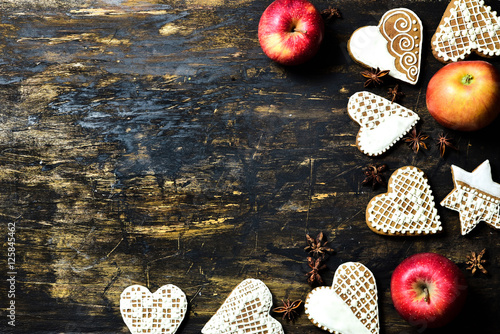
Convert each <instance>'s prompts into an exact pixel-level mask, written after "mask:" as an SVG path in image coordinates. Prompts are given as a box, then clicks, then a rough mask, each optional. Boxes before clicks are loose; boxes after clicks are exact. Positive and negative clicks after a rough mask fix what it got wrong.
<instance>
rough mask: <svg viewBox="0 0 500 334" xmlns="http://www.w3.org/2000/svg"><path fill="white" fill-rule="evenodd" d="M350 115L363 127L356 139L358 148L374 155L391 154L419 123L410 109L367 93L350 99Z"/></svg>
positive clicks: (348, 109) (348, 106) (348, 108)
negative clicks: (388, 152) (390, 150)
mask: <svg viewBox="0 0 500 334" xmlns="http://www.w3.org/2000/svg"><path fill="white" fill-rule="evenodd" d="M347 112H348V113H349V116H350V117H351V118H352V119H353V120H354V121H356V122H357V123H358V124H359V125H360V126H361V128H360V129H359V132H358V135H357V137H356V144H357V145H358V148H359V149H360V151H361V152H363V153H365V154H367V155H370V156H376V155H381V154H382V153H384V152H385V151H387V150H388V149H389V148H390V147H391V146H392V145H394V144H395V143H396V142H397V141H398V140H400V139H401V138H403V136H404V135H405V134H407V133H408V132H409V131H410V129H411V128H413V126H414V125H415V124H416V123H417V121H418V120H419V117H418V115H417V114H415V113H414V112H413V111H411V110H410V109H407V108H405V107H403V106H400V105H399V104H397V103H394V102H391V101H389V100H387V99H385V98H383V97H380V96H378V95H375V94H373V93H370V92H364V91H363V92H358V93H356V94H354V95H352V96H351V97H350V98H349V102H348V104H347Z"/></svg>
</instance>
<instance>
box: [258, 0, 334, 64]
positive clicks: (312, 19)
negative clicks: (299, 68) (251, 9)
mask: <svg viewBox="0 0 500 334" xmlns="http://www.w3.org/2000/svg"><path fill="white" fill-rule="evenodd" d="M324 32H325V26H324V22H323V18H322V17H321V14H320V13H319V12H318V10H317V9H316V8H315V7H314V5H312V4H311V3H310V2H309V1H307V0H276V1H274V2H273V3H271V4H270V5H269V6H268V7H267V8H266V10H265V11H264V13H263V14H262V16H261V18H260V21H259V29H258V36H259V42H260V46H261V47H262V50H263V51H264V53H265V54H266V55H267V56H268V57H269V58H271V59H272V60H274V61H276V62H277V63H279V64H282V65H299V64H302V63H305V62H306V61H308V60H309V59H311V58H312V57H313V56H314V55H315V54H316V53H317V52H318V50H319V47H320V46H321V42H322V41H323V36H324Z"/></svg>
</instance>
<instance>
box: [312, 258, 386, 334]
mask: <svg viewBox="0 0 500 334" xmlns="http://www.w3.org/2000/svg"><path fill="white" fill-rule="evenodd" d="M304 308H305V312H306V315H307V317H308V318H309V320H311V322H312V323H313V324H314V325H316V326H317V327H319V328H322V329H324V330H326V331H329V332H330V333H341V334H377V333H379V331H380V324H379V316H378V296H377V285H376V282H375V277H374V276H373V274H372V272H371V271H370V270H369V269H368V268H367V267H365V266H364V265H363V264H361V263H359V262H347V263H344V264H342V265H340V266H339V267H338V269H337V270H336V271H335V276H334V278H333V284H332V286H331V287H326V286H321V287H318V288H315V289H314V290H312V291H311V292H310V293H309V294H308V296H307V299H306V302H305V305H304Z"/></svg>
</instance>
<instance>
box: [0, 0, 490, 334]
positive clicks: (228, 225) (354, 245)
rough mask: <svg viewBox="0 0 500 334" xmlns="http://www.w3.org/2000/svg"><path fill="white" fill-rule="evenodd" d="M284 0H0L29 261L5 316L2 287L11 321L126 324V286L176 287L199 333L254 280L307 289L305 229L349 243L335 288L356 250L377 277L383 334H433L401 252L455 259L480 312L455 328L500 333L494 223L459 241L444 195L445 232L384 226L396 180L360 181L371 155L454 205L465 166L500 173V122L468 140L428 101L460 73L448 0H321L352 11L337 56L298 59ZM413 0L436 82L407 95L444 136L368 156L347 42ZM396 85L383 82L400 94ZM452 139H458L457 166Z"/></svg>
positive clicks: (426, 62)
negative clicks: (382, 201) (377, 226)
mask: <svg viewBox="0 0 500 334" xmlns="http://www.w3.org/2000/svg"><path fill="white" fill-rule="evenodd" d="M270 2H271V1H270V0H163V1H152V0H149V1H134V0H128V1H127V0H101V1H90V0H81V1H78V0H73V1H57V0H51V1H49V0H40V1H36V0H19V1H15V0H11V1H6V0H3V1H0V6H1V9H2V11H1V13H0V50H1V52H2V56H1V58H0V84H1V90H0V104H1V109H0V110H1V111H0V120H1V122H0V166H1V168H0V187H1V189H2V191H1V192H0V217H1V221H2V231H3V232H2V233H3V236H4V238H3V243H2V244H3V245H4V247H3V248H2V249H3V252H4V254H5V256H2V257H1V261H0V264H1V268H2V275H3V276H2V277H6V276H7V272H8V269H6V268H7V256H6V254H7V245H8V244H7V226H8V223H12V222H15V224H16V234H15V239H16V245H15V248H16V263H15V268H16V271H17V276H16V285H15V287H16V291H15V292H16V296H15V303H16V304H15V305H16V326H15V327H12V326H9V325H8V324H7V321H8V320H9V319H8V318H7V314H8V312H7V307H8V304H7V303H8V299H7V289H8V284H6V283H5V279H3V281H4V283H3V284H2V286H1V287H0V294H1V300H2V305H1V308H2V319H1V324H0V332H2V333H127V332H128V329H127V327H126V326H125V324H124V322H123V321H122V318H121V315H120V310H119V298H120V293H121V292H122V291H123V289H125V288H126V287H127V286H129V285H131V284H141V285H144V286H147V287H148V288H149V289H151V291H155V290H156V289H157V288H159V287H160V286H162V285H164V284H167V283H172V284H175V285H177V286H179V287H180V288H181V289H182V290H184V292H185V293H186V295H187V298H188V300H189V311H188V315H187V317H186V319H185V320H184V322H183V324H182V327H181V328H180V330H179V333H182V334H186V333H200V330H201V328H202V327H203V325H204V324H205V323H206V322H207V321H208V320H209V319H210V317H211V316H212V315H213V314H214V313H215V311H216V310H217V309H218V307H219V306H220V305H221V304H222V302H223V301H224V299H225V298H226V297H227V295H228V294H229V293H230V292H231V291H232V289H233V288H234V287H235V286H236V285H237V284H238V283H239V282H241V281H242V280H243V279H245V278H251V277H252V278H259V279H261V280H262V281H264V282H265V283H266V284H267V286H268V287H269V288H270V290H271V292H272V294H273V298H274V300H275V306H277V305H278V304H279V302H280V301H281V299H286V298H290V299H299V298H301V299H305V298H306V295H307V293H308V292H309V291H310V290H311V287H310V286H309V285H308V284H307V282H306V277H305V274H306V272H307V271H309V269H308V266H307V262H306V257H307V254H306V253H305V252H304V250H303V248H304V246H306V240H305V235H306V234H307V233H309V234H311V235H313V236H315V235H316V234H317V233H319V232H320V231H323V232H324V233H325V234H326V235H327V236H328V239H329V240H331V243H330V245H331V247H333V248H334V249H335V253H334V254H333V255H332V256H331V257H330V258H329V259H328V261H327V265H328V268H329V269H328V270H327V271H325V272H324V273H323V278H324V279H325V282H326V284H331V282H332V280H333V273H334V271H335V269H336V268H337V267H338V265H340V264H341V263H343V262H347V261H359V262H362V263H363V264H365V265H366V266H367V267H369V268H370V269H371V270H372V271H373V273H374V275H375V277H376V279H377V285H378V289H379V305H380V316H381V318H380V319H381V333H387V334H389V333H421V332H422V331H423V328H421V327H418V328H415V327H411V326H410V325H408V324H407V323H406V322H405V321H404V320H402V319H401V318H400V317H399V315H398V314H397V313H396V311H395V309H394V307H393V305H392V302H391V299H390V290H389V282H390V277H391V273H392V271H393V270H394V268H395V267H396V266H397V264H399V263H400V262H401V261H402V260H403V259H404V258H406V257H407V256H409V255H411V254H414V253H417V252H424V251H433V252H438V253H440V254H443V255H445V256H447V257H448V258H450V259H451V260H453V261H454V262H455V263H457V264H458V266H459V267H460V268H461V269H462V270H463V271H464V273H465V275H466V278H467V281H468V283H469V288H470V291H469V297H468V302H467V305H466V307H465V310H464V311H463V314H462V315H461V316H460V317H459V318H457V319H456V320H455V321H454V322H453V323H452V324H450V325H449V326H447V329H448V330H451V331H450V332H453V333H479V332H481V333H500V329H499V327H500V326H499V324H498V315H499V312H500V302H499V299H500V263H499V262H498V256H497V255H498V254H499V252H500V235H499V233H500V232H499V231H497V230H494V229H492V228H491V227H489V226H487V225H486V224H484V223H481V224H479V225H478V226H477V227H476V228H475V229H474V230H473V231H472V232H471V233H470V234H469V235H467V236H461V235H460V230H459V220H458V219H459V218H458V214H457V213H456V212H454V211H451V210H448V209H445V208H442V207H440V206H438V211H439V214H440V215H441V219H442V223H443V226H444V232H443V233H442V234H440V235H438V236H427V237H413V238H412V237H383V236H380V235H377V234H374V233H373V232H372V231H370V229H369V228H368V227H367V226H366V224H365V220H364V218H365V215H364V212H365V208H366V205H367V203H368V201H369V200H370V199H371V198H372V197H373V196H374V195H375V194H378V193H382V192H384V191H385V189H384V188H379V189H377V190H375V191H373V190H372V189H371V188H370V187H364V186H361V181H362V180H363V173H362V170H363V168H364V167H365V166H367V165H368V164H371V163H386V164H387V165H388V166H389V168H390V171H389V172H388V173H386V176H387V177H389V176H390V173H391V172H392V171H394V170H395V169H397V168H399V167H401V166H405V165H414V166H417V167H419V168H421V169H422V170H423V171H424V172H425V173H426V174H427V176H428V178H429V182H430V184H431V187H432V189H433V192H434V195H435V198H436V201H437V202H439V201H440V200H442V199H443V198H444V197H445V196H446V194H448V193H449V192H450V191H451V189H452V188H453V183H452V178H451V173H450V166H451V164H456V165H458V166H460V167H462V168H464V169H466V170H469V171H471V170H472V169H474V168H475V167H476V166H478V165H479V164H480V163H481V162H483V161H484V160H485V159H490V162H491V164H492V168H493V177H494V179H495V180H497V181H500V155H499V149H498V142H499V140H498V128H499V126H500V121H496V122H495V123H494V124H493V125H492V126H490V127H488V128H486V129H484V130H481V131H479V132H476V133H460V132H454V131H451V130H445V129H443V128H442V127H441V126H439V125H438V124H437V123H436V122H435V121H434V120H433V119H432V118H431V117H430V115H429V113H428V112H427V110H426V105H425V91H426V87H427V83H428V82H429V80H430V78H431V77H432V75H433V74H434V73H435V72H436V71H437V70H438V69H439V68H441V67H442V64H440V63H439V62H438V61H437V60H435V59H434V57H433V56H432V54H431V51H430V48H429V47H428V46H429V41H430V37H431V36H432V34H433V32H434V30H435V29H436V27H437V24H438V22H439V20H440V18H441V14H442V13H443V11H444V9H445V8H446V6H447V1H431V0H421V1H410V0H408V1H391V0H383V1H368V0H364V1H358V0H355V1H353V0H341V1H336V2H332V1H326V0H314V1H313V3H314V4H315V5H316V6H317V8H318V9H320V10H322V9H325V8H328V7H329V6H335V7H338V8H339V9H340V10H341V12H342V14H343V17H342V18H341V19H335V20H333V21H331V22H329V23H327V29H326V38H325V41H324V43H323V46H322V49H321V50H320V52H319V55H318V56H317V57H316V58H315V59H314V60H313V61H311V62H309V63H307V64H305V65H302V66H299V67H295V68H286V67H282V66H279V65H277V64H275V63H273V62H272V61H270V60H269V59H268V58H267V57H266V56H265V55H264V54H263V53H262V51H261V48H260V46H259V43H258V40H257V25H258V20H259V18H260V15H261V14H262V12H263V11H264V9H265V8H266V7H267V5H269V3H270ZM487 2H489V4H490V5H491V6H492V7H493V9H496V10H497V11H500V5H499V4H498V3H497V2H495V1H491V0H490V1H487ZM395 7H407V8H410V9H412V10H414V11H415V12H416V13H417V14H418V15H419V16H420V18H421V19H422V21H423V24H424V29H425V31H424V35H425V38H424V42H425V46H426V48H425V49H424V54H423V57H422V60H423V67H422V70H421V75H420V80H419V82H418V84H417V85H416V86H411V85H409V84H405V83H400V86H401V87H402V90H403V92H404V93H405V97H404V98H403V99H402V100H401V104H402V105H404V106H406V107H408V108H410V109H412V110H414V111H416V112H417V113H418V114H419V116H420V117H421V119H422V120H421V122H420V123H419V126H420V128H421V129H422V131H423V132H425V133H427V134H428V135H430V137H431V138H430V139H429V140H428V141H427V143H428V146H429V149H428V150H424V151H423V152H421V153H418V154H415V153H413V152H412V151H411V149H409V147H408V146H407V145H406V144H404V143H402V142H400V143H398V144H397V145H395V147H394V148H393V149H391V150H390V151H389V152H388V153H387V154H385V155H383V156H382V157H380V158H370V157H368V156H366V155H364V154H362V153H361V152H360V151H359V150H358V149H357V147H356V146H355V137H356V134H357V132H358V129H359V127H358V125H356V124H355V123H354V122H353V121H352V120H351V119H350V118H349V116H348V115H347V110H346V105H347V100H348V98H349V96H350V95H352V94H353V93H355V92H357V91H360V90H363V89H364V88H363V82H364V80H363V78H362V76H361V75H360V74H359V73H360V71H362V70H363V69H362V68H361V67H360V66H359V65H357V64H356V63H354V62H353V61H352V60H351V59H350V57H349V56H348V54H347V50H346V42H347V40H348V38H349V37H350V35H351V34H352V32H353V31H354V30H355V29H356V28H358V27H360V26H364V25H374V24H377V22H378V20H379V19H380V18H381V16H382V15H383V13H385V11H387V10H388V9H391V8H395ZM490 61H491V62H492V63H493V64H495V65H496V66H497V67H499V68H500V59H491V60H490ZM396 83H398V82H397V81H396V80H391V79H387V80H385V82H384V84H383V85H382V86H380V87H375V88H369V90H370V91H372V92H374V93H377V94H379V95H382V96H387V90H388V88H390V87H393V86H394V85H395V84H396ZM443 131H445V132H447V133H449V135H450V136H451V137H453V138H454V139H455V141H456V143H457V145H458V146H459V151H451V150H450V151H449V152H448V153H447V154H446V156H445V157H444V158H440V156H439V151H438V148H437V146H436V144H435V141H436V139H437V138H438V135H439V134H440V133H441V132H443ZM483 248H486V249H487V254H488V256H487V259H488V261H489V263H488V264H487V267H486V268H487V269H488V271H489V274H488V275H483V274H478V273H476V274H475V275H474V276H473V275H472V274H471V273H470V271H466V269H465V268H466V265H465V261H466V256H467V255H468V254H469V253H470V251H476V252H477V251H480V250H481V249H483ZM275 316H276V317H277V318H278V319H281V317H280V315H275ZM280 321H281V320H280ZM282 324H283V327H284V329H285V332H286V333H323V331H322V330H320V329H318V328H316V327H315V326H314V325H312V323H311V322H310V321H309V320H308V319H307V317H306V316H304V314H302V315H301V317H300V318H299V319H298V320H297V321H296V322H295V323H292V322H286V321H282ZM442 331H443V330H435V331H431V330H428V331H426V332H428V333H442Z"/></svg>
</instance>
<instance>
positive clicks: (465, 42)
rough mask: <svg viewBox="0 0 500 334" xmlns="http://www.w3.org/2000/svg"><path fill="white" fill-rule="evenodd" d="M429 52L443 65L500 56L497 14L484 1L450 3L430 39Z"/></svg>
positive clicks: (456, 0) (499, 32)
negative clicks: (430, 49)
mask: <svg viewBox="0 0 500 334" xmlns="http://www.w3.org/2000/svg"><path fill="white" fill-rule="evenodd" d="M431 46H432V53H433V55H434V57H436V59H438V60H439V61H441V62H443V63H448V62H455V61H458V60H462V59H465V58H467V57H468V56H470V54H471V53H472V52H475V53H477V54H478V55H480V56H484V57H492V56H498V55H500V23H499V20H498V16H497V13H496V12H495V11H492V10H491V7H489V6H485V5H484V1H483V0H452V1H451V2H450V3H449V5H448V7H447V8H446V10H445V12H444V14H443V17H442V19H441V22H440V23H439V26H438V27H437V29H436V32H435V33H434V35H433V36H432V39H431Z"/></svg>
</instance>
